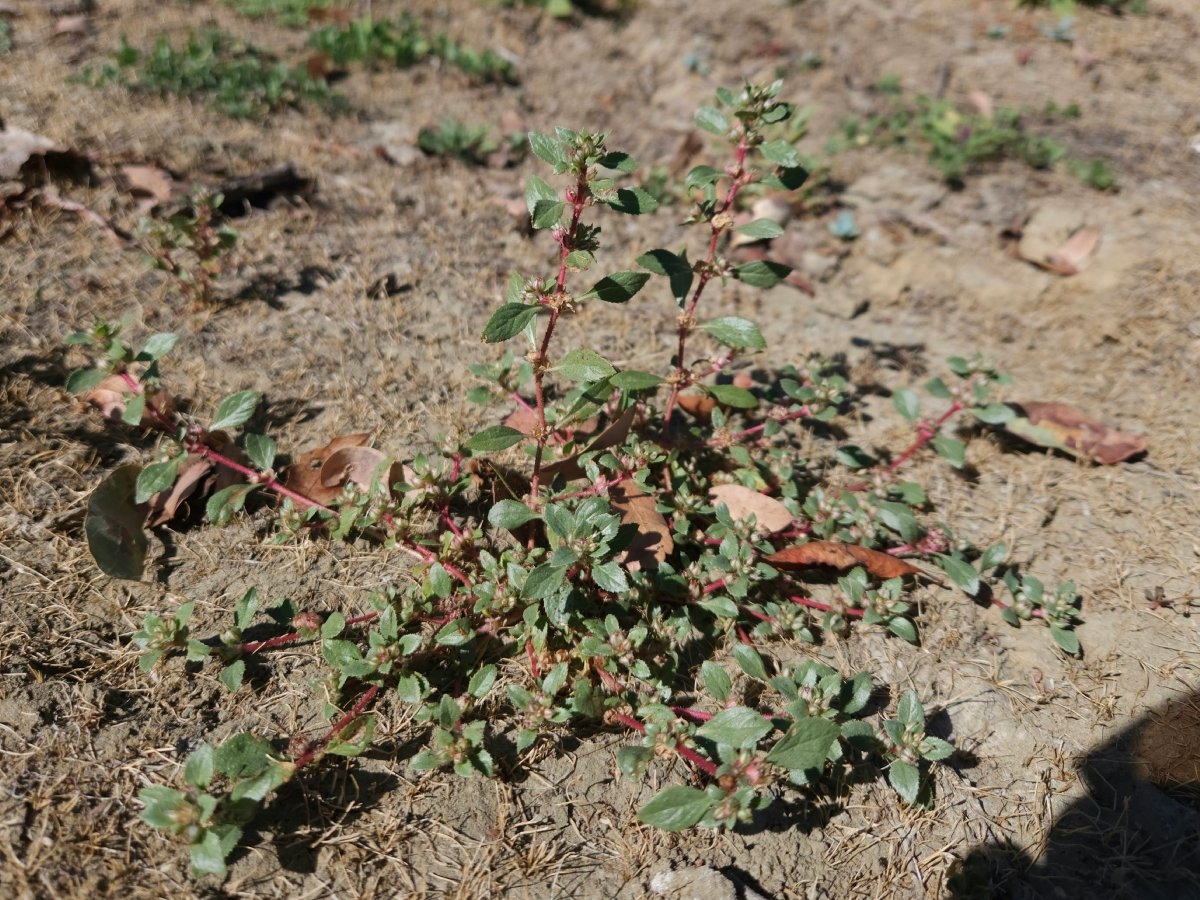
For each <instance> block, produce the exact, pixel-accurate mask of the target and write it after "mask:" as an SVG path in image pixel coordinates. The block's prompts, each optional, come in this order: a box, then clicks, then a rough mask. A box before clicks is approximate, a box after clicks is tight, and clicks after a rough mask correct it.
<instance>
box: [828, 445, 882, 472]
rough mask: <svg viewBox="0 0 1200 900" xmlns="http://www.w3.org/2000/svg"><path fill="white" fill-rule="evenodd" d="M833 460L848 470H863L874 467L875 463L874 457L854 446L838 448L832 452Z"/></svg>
mask: <svg viewBox="0 0 1200 900" xmlns="http://www.w3.org/2000/svg"><path fill="white" fill-rule="evenodd" d="M834 458H835V459H836V460H837V461H838V462H839V463H841V464H842V465H843V466H846V468H848V469H865V468H866V467H867V466H873V465H875V462H876V459H875V457H873V456H872V455H871V454H870V453H868V452H867V451H866V450H864V449H863V448H862V447H859V446H856V445H854V444H847V445H846V446H844V447H838V449H837V450H836V451H835V452H834Z"/></svg>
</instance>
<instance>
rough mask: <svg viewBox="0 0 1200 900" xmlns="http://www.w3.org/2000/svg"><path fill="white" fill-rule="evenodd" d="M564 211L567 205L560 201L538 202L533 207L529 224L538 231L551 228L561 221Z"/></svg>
mask: <svg viewBox="0 0 1200 900" xmlns="http://www.w3.org/2000/svg"><path fill="white" fill-rule="evenodd" d="M566 209H567V204H565V203H563V202H562V201H561V200H539V201H538V202H537V203H535V204H534V206H533V212H532V213H531V214H530V216H529V222H530V224H531V225H533V227H534V228H536V229H538V230H539V231H541V230H542V229H545V228H553V227H554V226H555V225H557V224H558V223H559V222H561V221H562V217H563V213H564V212H565V211H566Z"/></svg>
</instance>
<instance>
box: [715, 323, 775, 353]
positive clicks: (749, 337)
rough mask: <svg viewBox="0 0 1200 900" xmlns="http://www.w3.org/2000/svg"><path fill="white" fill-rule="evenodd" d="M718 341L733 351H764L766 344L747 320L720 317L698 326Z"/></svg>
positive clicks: (754, 326)
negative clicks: (744, 349)
mask: <svg viewBox="0 0 1200 900" xmlns="http://www.w3.org/2000/svg"><path fill="white" fill-rule="evenodd" d="M700 327H701V328H703V329H704V330H705V331H707V332H708V333H709V334H711V335H712V336H713V338H714V339H716V340H718V341H720V342H721V343H722V344H724V345H725V346H726V347H732V348H733V349H735V350H740V349H743V348H746V349H750V350H766V349H767V342H766V341H765V340H764V339H763V336H762V332H761V331H759V330H758V326H757V325H755V324H754V323H753V322H751V321H750V320H749V319H743V318H741V317H739V316H722V317H721V318H719V319H713V320H712V321H711V322H706V323H704V324H703V325H701V326H700Z"/></svg>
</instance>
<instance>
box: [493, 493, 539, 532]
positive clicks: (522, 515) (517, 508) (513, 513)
mask: <svg viewBox="0 0 1200 900" xmlns="http://www.w3.org/2000/svg"><path fill="white" fill-rule="evenodd" d="M537 518H540V517H539V516H538V514H537V513H535V512H534V511H533V510H532V509H530V508H529V507H528V506H526V505H525V504H524V503H522V502H521V501H520V500H501V501H499V502H498V503H497V504H496V505H495V506H493V507H492V508H491V509H490V510H488V522H490V523H491V524H493V525H495V526H496V527H497V528H507V529H508V530H509V531H512V530H514V529H516V528H520V527H521V526H522V525H524V524H525V523H526V522H532V521H533V520H534V519H537Z"/></svg>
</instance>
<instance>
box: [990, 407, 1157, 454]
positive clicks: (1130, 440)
mask: <svg viewBox="0 0 1200 900" xmlns="http://www.w3.org/2000/svg"><path fill="white" fill-rule="evenodd" d="M1016 405H1017V406H1018V407H1019V408H1020V409H1021V411H1022V412H1023V413H1024V414H1025V415H1024V416H1023V417H1022V416H1017V417H1015V418H1012V419H1009V421H1008V422H1007V423H1006V424H1005V427H1006V428H1007V429H1008V430H1009V431H1010V432H1012V433H1013V434H1015V435H1017V436H1018V437H1021V438H1024V439H1025V440H1027V441H1029V442H1030V443H1033V444H1037V445H1038V446H1039V447H1049V448H1052V449H1055V450H1062V451H1063V452H1065V453H1069V454H1070V455H1072V456H1075V457H1083V458H1086V459H1090V460H1092V461H1094V462H1098V463H1102V464H1104V465H1113V464H1114V463H1119V462H1122V461H1124V460H1126V459H1129V458H1130V457H1131V456H1137V455H1138V454H1139V453H1144V452H1145V451H1146V446H1147V445H1146V439H1145V438H1143V437H1138V436H1137V435H1133V434H1129V433H1128V432H1125V431H1117V430H1115V429H1113V428H1109V427H1108V426H1107V425H1105V424H1104V423H1103V422H1100V421H1098V420H1097V419H1093V418H1092V417H1091V416H1089V415H1088V414H1087V413H1085V412H1083V411H1082V410H1080V409H1079V408H1078V407H1075V406H1072V405H1071V404H1069V403H1041V402H1030V403H1018V404H1016Z"/></svg>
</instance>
